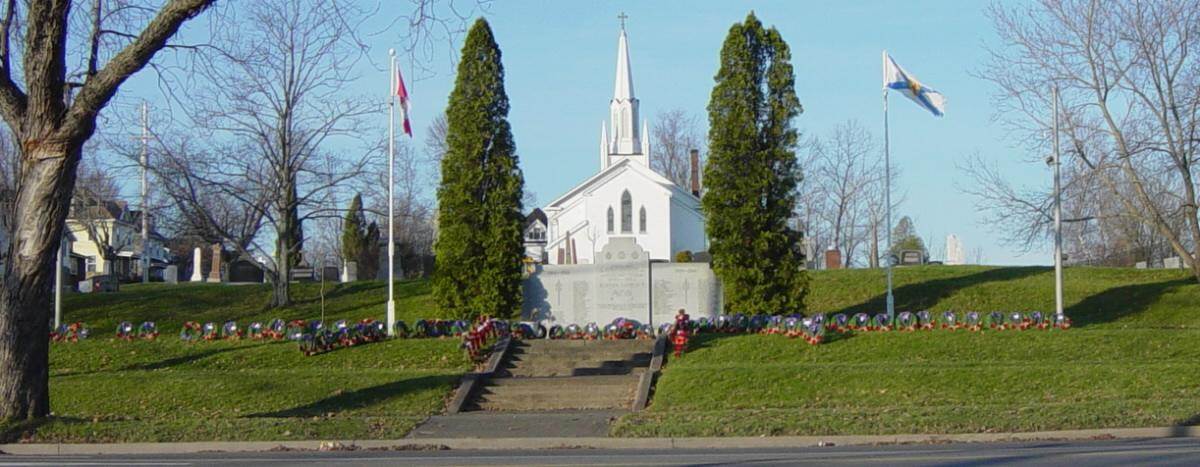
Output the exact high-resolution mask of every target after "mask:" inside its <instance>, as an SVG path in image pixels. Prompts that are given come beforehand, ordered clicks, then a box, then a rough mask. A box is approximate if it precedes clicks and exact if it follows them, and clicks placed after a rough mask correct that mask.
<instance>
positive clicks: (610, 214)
mask: <svg viewBox="0 0 1200 467" xmlns="http://www.w3.org/2000/svg"><path fill="white" fill-rule="evenodd" d="M608 233H613V212H612V206H609V207H608Z"/></svg>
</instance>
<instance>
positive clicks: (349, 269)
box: [342, 261, 358, 282]
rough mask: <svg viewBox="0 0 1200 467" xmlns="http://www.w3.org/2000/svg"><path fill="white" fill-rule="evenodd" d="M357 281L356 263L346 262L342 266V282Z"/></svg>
mask: <svg viewBox="0 0 1200 467" xmlns="http://www.w3.org/2000/svg"><path fill="white" fill-rule="evenodd" d="M357 280H358V262H357V261H346V263H345V264H343V265H342V282H355V281H357Z"/></svg>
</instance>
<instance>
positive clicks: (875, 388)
mask: <svg viewBox="0 0 1200 467" xmlns="http://www.w3.org/2000/svg"><path fill="white" fill-rule="evenodd" d="M1052 274H1053V273H1052V271H1051V270H1050V269H1048V268H983V267H944V266H943V267H936V266H934V267H922V268H902V269H897V276H896V277H897V286H896V300H897V309H898V310H906V309H907V310H919V309H929V310H937V311H940V310H957V311H967V310H980V311H984V310H986V311H990V310H1006V311H1009V310H1026V311H1029V310H1042V311H1051V310H1053V304H1054V302H1053V300H1054V299H1053V290H1054V280H1053V275H1052ZM813 277H814V281H813V287H814V288H813V291H814V292H813V294H812V295H811V296H810V301H809V304H810V307H811V308H812V309H813V310H814V311H823V312H829V313H835V312H846V313H850V312H858V311H866V312H870V313H874V312H877V311H881V310H882V309H883V306H884V305H883V303H884V302H883V297H882V296H881V294H880V291H882V289H883V284H884V282H883V281H884V279H883V274H882V272H881V271H862V270H858V271H828V272H819V273H816V274H814V275H813ZM1065 298H1066V307H1067V310H1066V311H1067V313H1068V315H1069V316H1071V317H1072V319H1073V320H1074V324H1075V327H1073V328H1072V329H1071V330H1069V331H1065V332H1064V331H1049V332H1046V331H1024V332H1020V331H1002V332H994V331H987V332H982V333H970V332H965V331H953V332H946V331H933V332H914V333H902V332H894V331H893V332H888V333H857V334H851V335H845V336H840V337H837V338H834V339H831V340H830V341H829V342H827V343H825V344H823V345H820V346H817V347H812V346H809V345H807V344H805V343H803V342H802V341H800V340H789V339H787V338H784V337H780V336H757V335H747V336H718V335H706V336H701V337H700V338H698V339H697V340H695V341H693V349H694V350H693V351H692V352H690V353H688V354H685V355H684V357H683V358H680V359H676V360H674V361H671V362H669V363H668V365H667V366H666V367H665V369H664V372H663V374H662V376H661V377H660V379H659V382H658V385H657V388H656V393H655V395H654V398H653V400H652V404H651V406H650V409H649V410H647V411H645V412H642V413H638V414H633V415H629V416H626V417H624V418H622V419H621V420H620V421H618V423H617V424H616V425H615V426H614V428H613V432H614V434H616V435H619V436H754V435H821V434H893V433H914V432H919V433H970V432H1003V431H1031V430H1056V429H1075V428H1102V427H1137V426H1171V425H1194V424H1198V423H1200V286H1198V285H1197V284H1196V283H1195V281H1194V279H1192V278H1191V277H1190V276H1189V275H1187V274H1186V273H1184V272H1181V271H1161V270H1160V271H1142V270H1131V269H1100V268H1073V269H1069V270H1067V273H1066V288H1065Z"/></svg>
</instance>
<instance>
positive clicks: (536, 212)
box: [524, 208, 550, 229]
mask: <svg viewBox="0 0 1200 467" xmlns="http://www.w3.org/2000/svg"><path fill="white" fill-rule="evenodd" d="M536 221H541V222H542V225H547V224H549V223H550V221H549V220H548V219H546V213H545V212H543V211H542V209H541V208H533V212H531V213H529V215H528V216H525V226H524V228H525V229H528V228H529V226H530V225H532V224H533V223H534V222H536Z"/></svg>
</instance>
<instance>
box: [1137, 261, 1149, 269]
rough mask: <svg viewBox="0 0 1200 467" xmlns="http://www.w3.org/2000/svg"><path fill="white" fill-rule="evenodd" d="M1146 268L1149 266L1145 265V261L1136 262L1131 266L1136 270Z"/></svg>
mask: <svg viewBox="0 0 1200 467" xmlns="http://www.w3.org/2000/svg"><path fill="white" fill-rule="evenodd" d="M1147 266H1149V264H1147V263H1146V262H1145V261H1138V262H1136V263H1134V264H1133V267H1135V268H1138V269H1146V267H1147Z"/></svg>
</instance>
